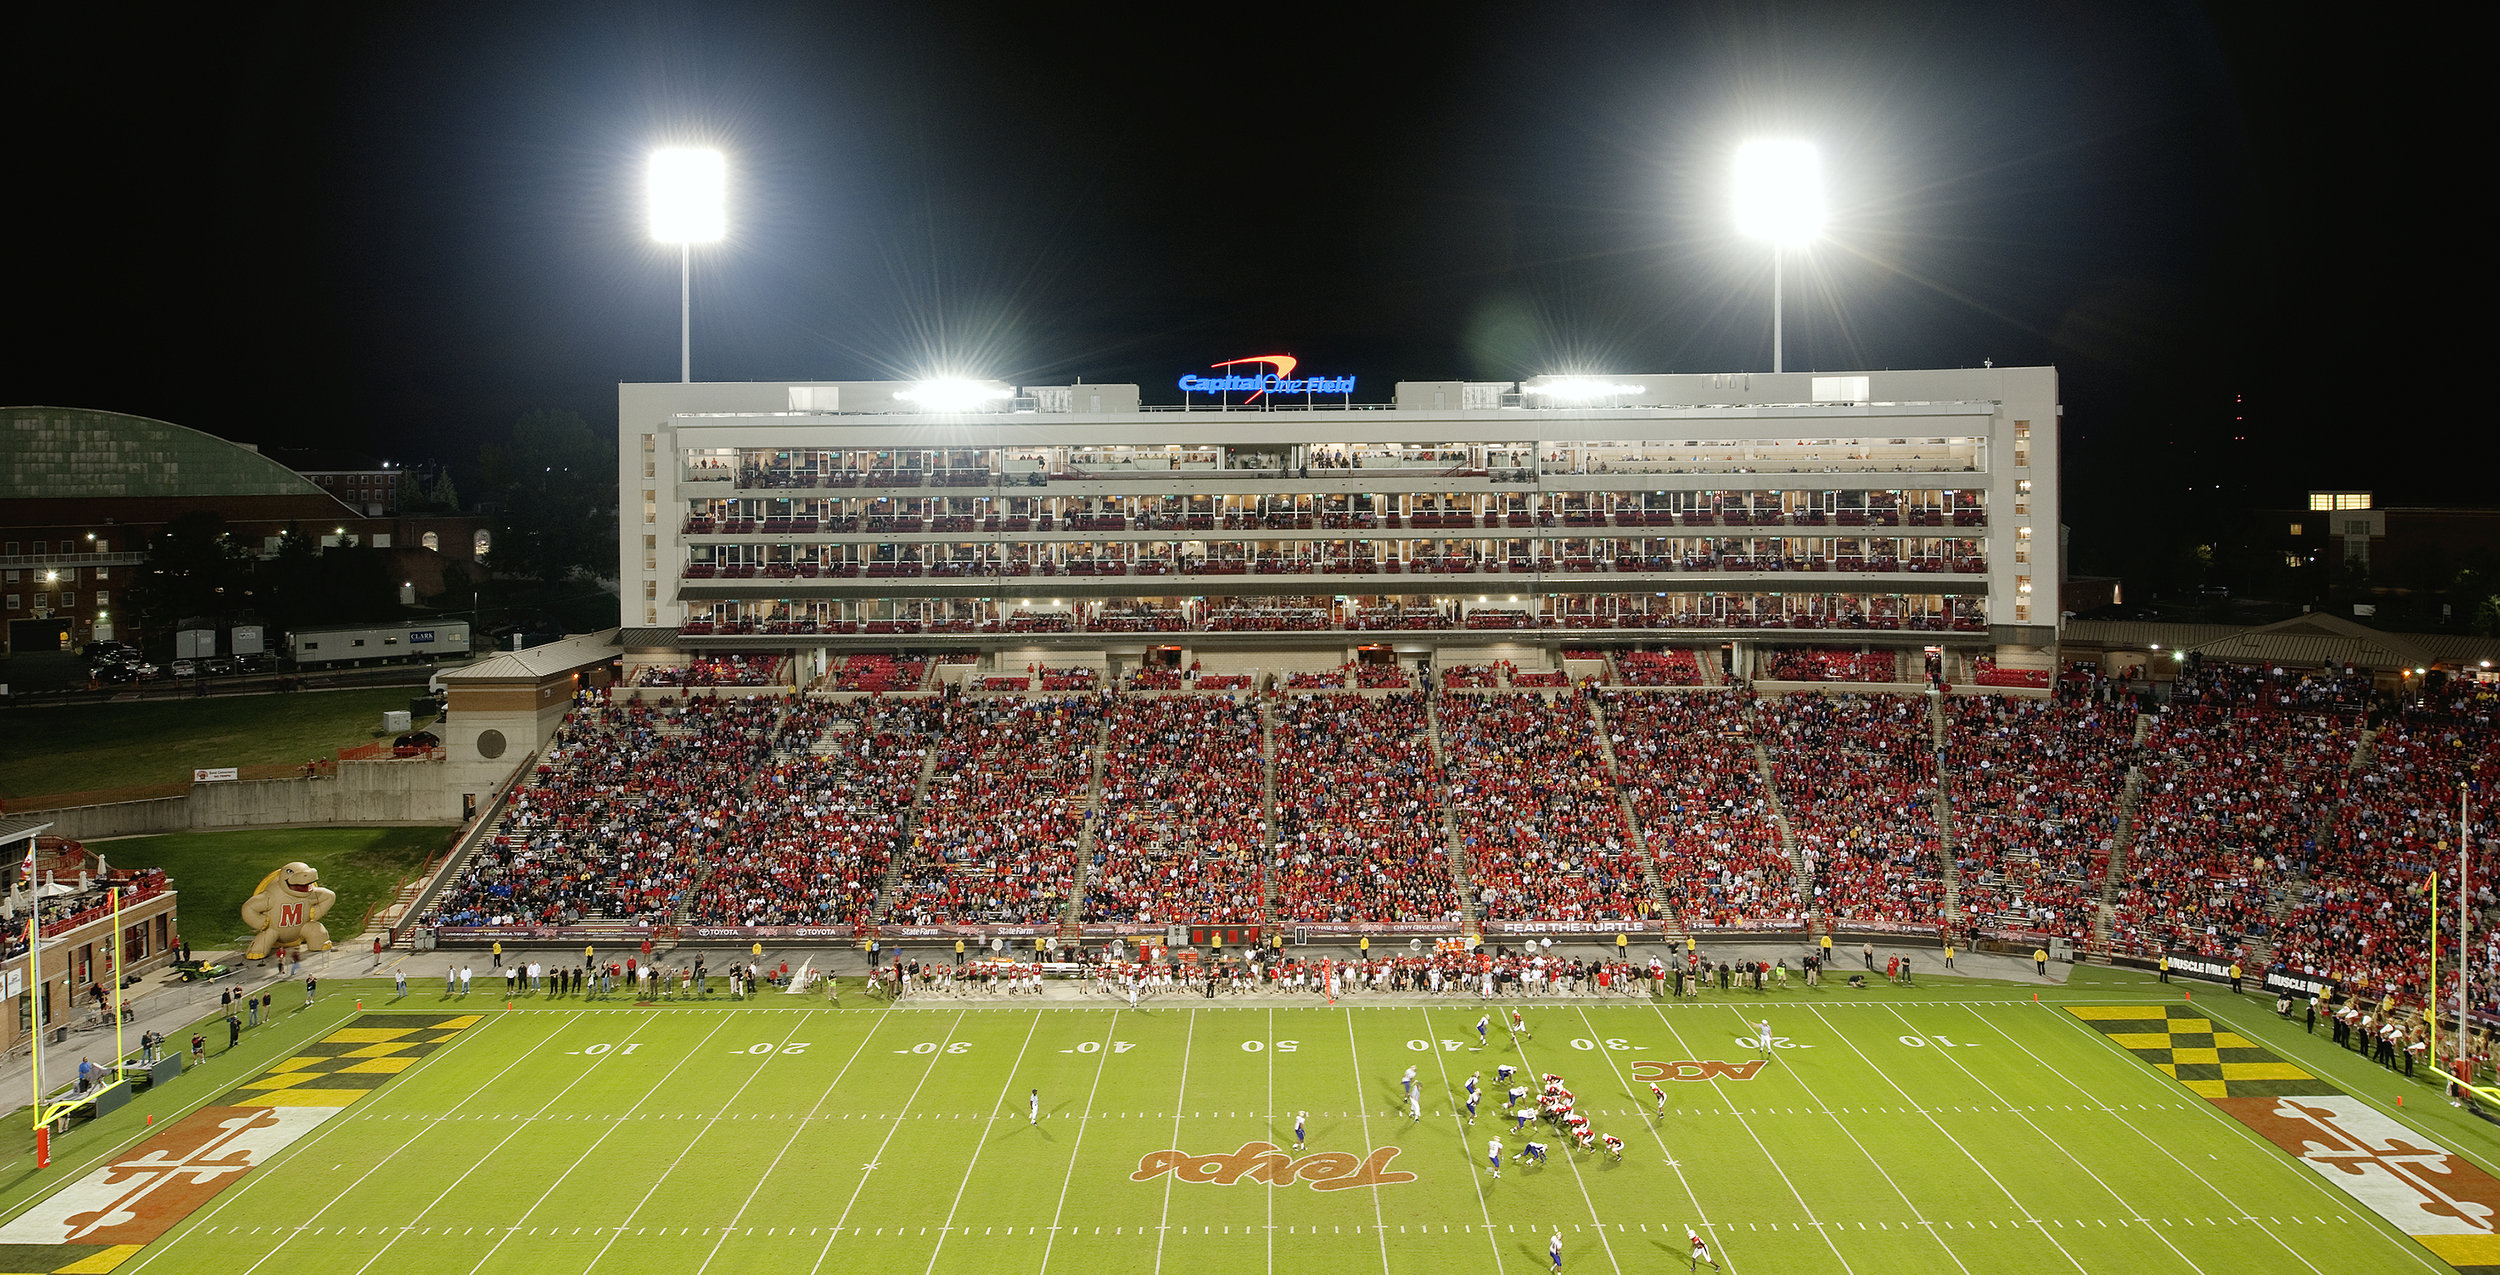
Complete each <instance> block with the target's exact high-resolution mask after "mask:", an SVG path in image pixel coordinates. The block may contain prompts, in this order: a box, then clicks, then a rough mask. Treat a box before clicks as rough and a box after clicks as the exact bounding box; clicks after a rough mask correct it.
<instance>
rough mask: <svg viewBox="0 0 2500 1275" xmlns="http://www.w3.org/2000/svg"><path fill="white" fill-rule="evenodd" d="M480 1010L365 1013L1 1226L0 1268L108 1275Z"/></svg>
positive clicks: (38, 1274)
mask: <svg viewBox="0 0 2500 1275" xmlns="http://www.w3.org/2000/svg"><path fill="white" fill-rule="evenodd" d="M477 1022H478V1016H477V1015H474V1014H364V1015H359V1016H358V1017H356V1018H355V1019H353V1020H351V1021H350V1022H349V1024H348V1025H347V1026H345V1027H342V1028H340V1029H338V1030H337V1031H334V1032H332V1033H330V1034H329V1035H327V1036H324V1037H322V1038H321V1039H320V1040H318V1041H315V1042H314V1043H313V1044H311V1045H309V1046H306V1047H305V1049H304V1052H302V1053H300V1054H297V1055H295V1056H293V1057H290V1058H284V1059H280V1060H279V1061H278V1062H277V1063H275V1064H273V1065H271V1066H270V1067H269V1068H267V1069H266V1070H264V1071H262V1072H260V1073H259V1074H257V1075H255V1076H254V1077H253V1078H252V1079H250V1080H247V1081H245V1082H243V1083H242V1084H240V1085H237V1086H235V1087H234V1088H232V1089H230V1090H227V1091H226V1092H225V1093H224V1094H221V1095H219V1097H218V1099H217V1100H216V1101H215V1102H213V1103H211V1104H209V1105H208V1106H205V1107H202V1108H200V1109H199V1110H197V1111H194V1112H192V1113H191V1114H189V1115H187V1116H184V1117H183V1118H182V1119H180V1120H177V1121H174V1122H173V1123H172V1124H170V1125H167V1126H164V1128H163V1131H162V1132H160V1133H158V1134H157V1135H156V1136H155V1137H152V1138H150V1139H148V1140H147V1141H145V1142H143V1143H140V1144H139V1145H138V1146H136V1147H133V1148H131V1149H130V1150H129V1151H127V1152H124V1153H123V1154H121V1155H119V1156H116V1157H114V1159H113V1161H112V1162H111V1163H109V1164H107V1165H105V1166H104V1167H103V1168H100V1169H97V1170H96V1171H94V1172H93V1173H90V1174H88V1175H87V1176H85V1177H83V1178H80V1179H78V1180H77V1181H75V1182H72V1183H70V1184H69V1185H67V1186H65V1187H63V1188H62V1189H61V1190H60V1191H58V1192H56V1193H54V1194H53V1195H51V1196H49V1197H47V1198H46V1199H44V1200H42V1201H41V1202H39V1203H37V1204H36V1205H35V1206H34V1207H32V1208H30V1209H28V1210H26V1211H25V1212H24V1213H21V1214H19V1215H18V1216H16V1217H14V1218H11V1219H10V1220H9V1222H8V1223H7V1225H5V1226H0V1275H13V1273H17V1272H25V1273H28V1275H104V1273H105V1272H109V1271H111V1270H113V1269H114V1268H115V1267H118V1266H120V1265H121V1264H122V1263H123V1262H126V1261H128V1260H130V1259H131V1258H132V1257H134V1256H136V1255H137V1254H138V1252H139V1250H141V1249H142V1248H145V1247H146V1246H147V1245H148V1243H149V1242H150V1241H152V1240H154V1239H156V1238H157V1237H158V1236H161V1235H164V1234H165V1233H167V1232H169V1231H171V1230H172V1229H173V1228H174V1227H175V1226H177V1225H179V1224H180V1223H181V1222H182V1220H183V1219H184V1218H187V1217H189V1216H190V1215H191V1214H192V1213H193V1212H194V1211H196V1210H198V1209H199V1208H200V1207H201V1206H203V1205H205V1204H207V1203H208V1202H209V1201H210V1200H211V1199H213V1198H215V1197H216V1195H217V1193H218V1192H220V1191H223V1190H225V1189H226V1188H227V1187H229V1186H232V1185H233V1184H234V1183H235V1182H237V1181H239V1180H241V1178H242V1177H243V1175H244V1174H246V1173H249V1172H251V1171H252V1170H253V1169H255V1168H258V1167H260V1166H261V1165H263V1164H266V1163H268V1162H269V1159H270V1157H272V1156H274V1155H276V1154H277V1153H278V1152H280V1151H282V1150H284V1149H285V1148H286V1147H288V1146H289V1145H291V1144H293V1143H294V1142H295V1141H296V1140H297V1139H299V1138H302V1137H303V1136H304V1135H306V1134H308V1133H311V1132H312V1131H313V1130H314V1129H316V1128H318V1127H320V1125H321V1124H322V1122H323V1121H326V1120H328V1119H329V1118H330V1117H332V1116H335V1115H337V1114H338V1113H339V1112H340V1111H341V1110H342V1109H344V1108H346V1107H347V1106H348V1105H349V1104H350V1103H353V1102H355V1101H356V1100H357V1099H359V1098H362V1097H364V1096H365V1095H366V1094H369V1093H371V1092H373V1091H374V1090H375V1089H377V1088H379V1087H380V1086H381V1085H382V1084H383V1083H384V1082H385V1081H388V1080H389V1079H390V1078H391V1077H393V1076H396V1075H398V1074H399V1073H400V1072H402V1071H404V1070H406V1069H407V1068H408V1067H410V1066H411V1065H413V1064H415V1063H416V1061H417V1060H418V1059H420V1058H423V1057H425V1056H426V1055H427V1054H429V1053H431V1052H433V1051H434V1050H435V1049H437V1048H439V1047H441V1046H442V1045H443V1044H444V1043H445V1042H447V1041H450V1040H453V1039H455V1038H456V1037H458V1036H459V1034H460V1033H461V1032H462V1031H465V1030H467V1029H468V1028H470V1027H473V1026H475V1025H476V1024H477Z"/></svg>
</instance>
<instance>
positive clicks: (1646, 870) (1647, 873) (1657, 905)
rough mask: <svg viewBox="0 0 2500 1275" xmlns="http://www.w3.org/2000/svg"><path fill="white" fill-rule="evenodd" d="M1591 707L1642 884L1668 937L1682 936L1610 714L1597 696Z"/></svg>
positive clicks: (1679, 919) (1600, 749)
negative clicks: (1636, 808) (1618, 752)
mask: <svg viewBox="0 0 2500 1275" xmlns="http://www.w3.org/2000/svg"><path fill="white" fill-rule="evenodd" d="M1587 703H1588V710H1589V724H1590V725H1591V726H1592V727H1594V728H1595V729H1596V731H1597V750H1598V752H1599V753H1601V754H1603V755H1604V756H1605V758H1606V782H1607V786H1608V787H1610V788H1612V789H1614V794H1615V803H1616V805H1618V806H1619V807H1621V808H1622V810H1623V830H1624V833H1625V836H1626V838H1627V841H1628V844H1629V845H1630V847H1631V851H1632V857H1633V858H1634V859H1636V860H1638V861H1639V862H1640V865H1641V881H1642V883H1643V884H1644V885H1645V886H1646V887H1647V888H1648V890H1649V902H1650V906H1651V907H1652V908H1653V909H1655V910H1656V912H1657V915H1659V916H1661V917H1663V918H1665V919H1666V923H1667V934H1668V936H1669V937H1670V938H1672V937H1676V936H1680V935H1681V934H1683V932H1684V923H1683V918H1682V917H1680V916H1678V915H1677V914H1676V911H1675V905H1674V904H1672V903H1670V902H1668V900H1667V885H1666V882H1665V881H1663V880H1661V879H1660V878H1659V876H1658V856H1657V855H1656V854H1654V853H1652V852H1651V851H1650V847H1649V839H1648V838H1647V837H1646V836H1644V835H1642V831H1641V817H1640V816H1639V815H1638V814H1636V813H1634V812H1633V809H1632V794H1631V793H1630V792H1628V791H1626V790H1625V788H1624V784H1623V764H1622V762H1621V761H1620V760H1618V759H1617V758H1616V757H1615V744H1614V740H1613V738H1612V735H1613V730H1612V729H1611V728H1610V727H1609V726H1608V725H1607V722H1606V710H1605V709H1604V708H1602V707H1600V706H1599V704H1598V702H1597V697H1596V696H1593V695H1592V696H1590V697H1589V698H1588V701H1587Z"/></svg>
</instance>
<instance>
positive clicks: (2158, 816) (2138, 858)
mask: <svg viewBox="0 0 2500 1275" xmlns="http://www.w3.org/2000/svg"><path fill="white" fill-rule="evenodd" d="M2231 684H2232V683H2231V682H2230V681H2228V680H2225V679H2215V680H2211V681H2208V682H2207V683H2206V690H2205V694H2207V695H2209V696H2210V695H2216V694H2227V693H2230V692H2228V691H2226V690H2225V689H2224V688H2225V687H2227V686H2229V685H2231ZM2244 686H2245V689H2246V690H2247V691H2248V692H2250V693H2251V694H2252V696H2263V697H2268V698H2271V696H2272V694H2273V690H2274V688H2273V687H2272V686H2271V685H2269V684H2267V683H2263V682H2255V681H2251V682H2249V683H2246V684H2244ZM2359 727H2360V721H2359V718H2358V717H2357V716H2354V715H2350V714H2336V713H2315V712H2279V711H2269V710H2268V709H2263V708H2259V707H2256V706H2255V700H2254V699H2253V698H2252V699H2251V700H2248V701H2243V702H2241V703H2238V704H2232V703H2229V702H2227V701H2226V702H2225V703H2224V704H2223V705H2221V706H2210V707H2209V706H2206V705H2203V704H2195V703H2190V704H2185V705H2182V704H2179V703H2175V702H2174V703H2173V704H2172V705H2170V706H2169V707H2167V708H2165V709H2164V710H2163V711H2162V712H2161V714H2160V715H2159V716H2158V717H2156V718H2155V720H2154V722H2153V725H2152V729H2151V732H2150V734H2149V735H2147V737H2146V739H2145V743H2144V750H2143V760H2142V765H2143V770H2144V776H2143V791H2142V794H2141V795H2140V796H2139V797H2138V799H2137V803H2136V811H2135V829H2136V832H2135V840H2134V843H2133V845H2132V846H2131V847H2130V850H2129V853H2128V856H2127V869H2126V875H2125V878H2124V879H2123V880H2122V881H2120V882H2119V883H2118V888H2117V891H2116V897H2115V899H2114V901H2113V902H2114V904H2115V910H2114V912H2113V915H2112V919H2111V930H2110V938H2111V943H2112V946H2113V948H2114V950H2116V951H2119V952H2128V953H2136V954H2145V955H2150V954H2154V953H2159V952H2163V951H2188V952H2197V953H2202V954H2205V955H2211V956H2217V957H2228V958H2232V959H2239V958H2241V957H2244V956H2246V955H2247V953H2248V950H2249V946H2250V940H2252V939H2262V938H2266V937H2269V936H2270V934H2271V929H2272V923H2271V917H2270V915H2269V913H2270V906H2271V904H2272V901H2273V892H2274V890H2275V888H2276V887H2277V886H2278V885H2280V884H2282V883H2283V882H2285V881H2286V880H2287V879H2289V878H2290V877H2292V876H2296V875H2298V874H2299V873H2300V872H2301V871H2302V865H2303V864H2304V863H2305V862H2306V861H2307V860H2308V859H2309V858H2310V857H2312V856H2313V855H2314V854H2315V853H2316V849H2317V843H2316V839H2315V834H2316V831H2317V829H2318V827H2319V826H2320V823H2321V821H2322V820H2324V819H2325V818H2326V817H2327V815H2328V813H2329V812H2330V811H2331V810H2332V809H2333V808H2334V806H2335V804H2336V803H2337V802H2338V801H2339V800H2340V799H2341V797H2342V794H2343V791H2344V786H2345V783H2346V782H2347V779H2348V778H2349V776H2348V771H2349V768H2350V766H2351V762H2352V757H2353V746H2354V743H2355V742H2356V739H2357V737H2358V734H2359Z"/></svg>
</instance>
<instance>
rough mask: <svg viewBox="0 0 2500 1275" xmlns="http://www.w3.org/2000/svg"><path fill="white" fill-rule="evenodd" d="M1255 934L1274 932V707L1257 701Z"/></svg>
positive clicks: (1275, 923) (1272, 704) (1265, 700)
mask: <svg viewBox="0 0 2500 1275" xmlns="http://www.w3.org/2000/svg"><path fill="white" fill-rule="evenodd" d="M1258 703H1259V812H1260V815H1259V927H1260V928H1259V932H1260V933H1261V934H1274V933H1275V932H1276V925H1277V919H1276V705H1275V702H1274V701H1272V700H1268V699H1264V698H1263V699H1261V700H1259V702H1258Z"/></svg>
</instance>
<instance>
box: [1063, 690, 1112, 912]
mask: <svg viewBox="0 0 2500 1275" xmlns="http://www.w3.org/2000/svg"><path fill="white" fill-rule="evenodd" d="M1085 751H1086V753H1087V754H1088V755H1089V756H1090V757H1091V758H1092V759H1093V771H1092V773H1091V774H1090V775H1089V776H1088V777H1087V779H1086V781H1085V802H1084V804H1083V805H1081V806H1079V807H1078V809H1079V810H1080V811H1081V812H1082V813H1081V815H1080V816H1079V819H1080V822H1079V823H1078V824H1077V833H1076V863H1075V864H1074V865H1073V867H1072V868H1071V870H1070V871H1069V873H1068V906H1067V909H1066V911H1065V912H1064V913H1063V914H1062V915H1061V916H1060V918H1059V937H1060V938H1062V939H1066V940H1068V941H1070V942H1074V941H1075V940H1076V939H1077V938H1078V937H1079V933H1080V931H1079V929H1078V927H1079V926H1081V925H1083V924H1084V921H1085V880H1086V877H1087V876H1089V875H1091V874H1092V872H1093V870H1094V849H1095V847H1097V846H1099V845H1101V844H1102V842H1101V841H1100V839H1099V838H1098V837H1097V836H1096V835H1095V834H1096V830H1097V829H1098V828H1099V827H1100V826H1101V823H1102V776H1103V771H1104V770H1105V769H1107V768H1108V764H1109V759H1110V753H1111V714H1109V713H1105V714H1103V715H1102V717H1101V719H1100V720H1098V721H1096V722H1095V723H1094V744H1093V747H1091V748H1088V749H1086V750H1085Z"/></svg>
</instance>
